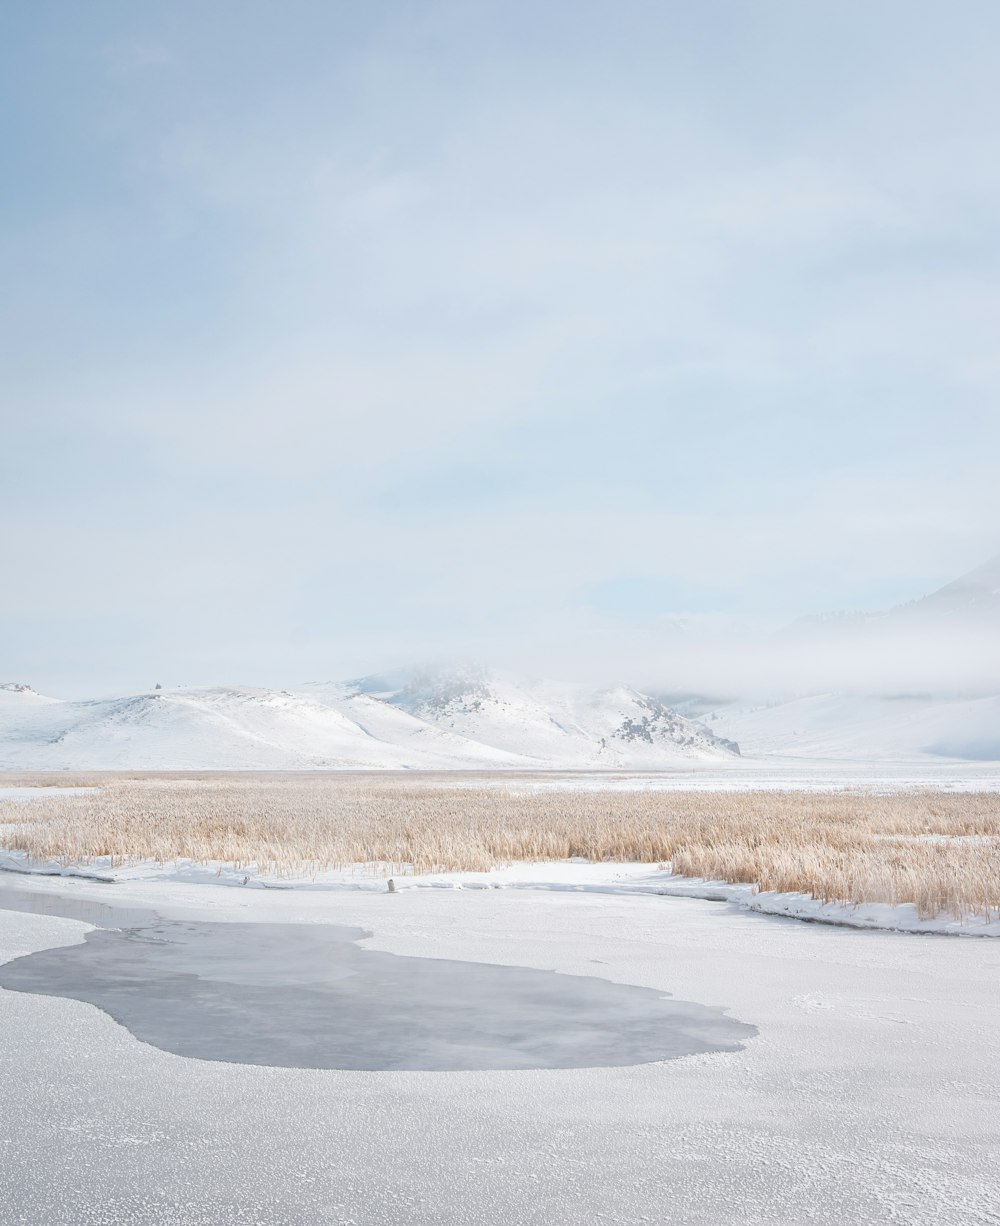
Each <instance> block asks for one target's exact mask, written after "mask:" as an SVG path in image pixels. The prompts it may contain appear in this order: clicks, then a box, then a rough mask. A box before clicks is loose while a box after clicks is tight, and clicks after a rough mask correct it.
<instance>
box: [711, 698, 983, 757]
mask: <svg viewBox="0 0 1000 1226" xmlns="http://www.w3.org/2000/svg"><path fill="white" fill-rule="evenodd" d="M708 719H709V721H710V722H711V725H712V728H713V729H716V730H718V731H719V732H720V733H721V734H722V735H723V736H731V737H735V738H737V739H738V740H739V742H740V745H741V747H742V748H743V751H744V753H745V754H747V755H748V756H749V757H754V758H756V757H761V756H764V755H767V756H781V757H792V758H811V759H820V758H821V759H824V760H826V761H832V760H845V761H852V762H875V761H895V762H919V761H925V762H926V761H928V760H930V759H938V760H940V759H945V758H948V759H956V760H963V761H977V762H986V761H989V762H993V761H1000V696H995V695H994V696H987V697H975V698H969V697H965V698H962V697H942V698H934V697H932V696H929V695H899V696H891V697H889V696H879V695H864V694H813V695H809V696H806V697H801V698H792V699H788V700H786V701H774V702H770V703H761V704H745V703H733V704H730V705H728V706H724V707H720V708H718V709H717V710H716V711H714V712H712V713H711V715H710V716H709V717H708Z"/></svg>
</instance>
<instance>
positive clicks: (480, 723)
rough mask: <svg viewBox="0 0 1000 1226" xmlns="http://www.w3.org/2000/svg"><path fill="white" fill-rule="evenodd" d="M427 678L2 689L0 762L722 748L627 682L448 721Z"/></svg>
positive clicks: (480, 765)
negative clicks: (387, 690)
mask: <svg viewBox="0 0 1000 1226" xmlns="http://www.w3.org/2000/svg"><path fill="white" fill-rule="evenodd" d="M414 676H415V675H414ZM435 684H436V685H437V689H435V688H434V685H432V686H431V687H430V689H428V690H427V691H426V692H425V693H424V695H423V698H424V699H425V701H421V700H420V698H419V696H418V691H417V689H413V688H411V689H410V690H408V691H407V692H406V695H405V696H404V697H401V698H400V700H399V701H393V700H390V698H391V697H392V696H391V695H386V694H376V693H372V692H367V691H366V689H365V688H364V686H362V685H359V684H352V685H344V684H340V683H329V684H322V685H310V686H307V687H305V692H301V693H291V692H289V691H285V690H283V691H277V690H266V689H251V688H246V687H215V688H207V689H180V690H155V691H150V692H146V693H141V694H131V695H127V696H125V697H121V698H108V699H94V700H89V701H82V702H60V701H58V700H55V699H49V698H44V697H42V696H41V695H38V694H36V693H35V692H34V691H33V690H31V689H30V688H29V687H26V686H13V685H7V686H4V687H0V769H3V770H63V769H70V770H105V769H107V770H113V769H123V770H170V769H178V770H212V769H218V770H223V769H231V770H241V769H256V770H299V769H323V768H326V769H357V770H372V769H426V770H456V769H467V770H484V769H503V768H521V769H545V768H560V767H571V766H581V765H586V766H595V767H600V766H608V767H617V766H626V765H635V766H641V767H643V768H646V769H650V768H656V767H661V766H668V765H671V764H675V763H677V762H678V761H680V760H684V759H689V758H692V757H694V758H697V757H706V758H712V757H719V756H722V757H727V758H728V757H731V756H732V755H733V753H734V752H735V748H734V747H726V746H725V745H724V744H723V743H722V742H721V741H719V740H717V739H716V738H714V737H713V736H712V735H711V734H710V733H708V732H706V731H705V730H704V729H702V728H700V727H699V726H698V725H697V724H695V723H693V722H692V721H690V720H684V719H682V718H681V717H679V716H677V715H675V714H674V713H673V712H670V711H669V710H668V709H667V708H665V707H663V706H662V704H659V703H657V702H656V701H655V700H653V699H648V698H644V697H643V696H642V695H639V694H636V693H635V692H634V691H631V690H610V691H606V692H605V693H604V694H603V695H593V696H591V698H590V699H589V701H584V702H582V703H581V704H580V707H579V711H577V712H576V713H575V714H574V711H573V708H572V704H570V703H569V700H568V699H567V698H565V696H564V697H562V698H561V699H560V700H559V702H557V703H556V704H555V708H554V710H553V711H552V712H547V711H546V710H545V709H544V708H543V707H542V706H541V699H540V697H539V696H538V695H535V696H534V697H532V698H531V699H528V698H527V697H524V696H522V697H520V698H519V697H517V695H518V694H519V693H520V692H519V691H518V689H517V687H516V686H513V685H509V686H508V687H507V688H505V689H504V691H503V693H504V695H505V697H504V698H503V699H502V700H499V701H498V702H497V704H496V705H497V706H498V708H499V710H500V712H501V717H500V718H496V719H494V720H493V722H492V723H491V722H490V720H488V719H486V718H485V714H486V711H487V709H488V708H489V702H488V701H487V700H486V695H485V694H484V695H481V696H480V697H478V698H476V697H472V696H471V695H469V694H467V695H466V698H465V702H466V704H467V705H469V704H472V703H475V702H479V703H480V708H479V709H478V715H479V717H480V718H478V719H475V720H474V719H468V718H463V717H462V715H463V713H462V712H461V711H460V707H461V706H462V702H461V701H460V696H459V695H458V694H457V693H456V694H454V695H451V697H452V698H453V699H454V704H453V706H452V707H451V708H449V710H450V711H451V714H450V715H446V714H445V712H444V708H443V706H442V705H441V703H442V701H443V699H442V695H443V692H444V689H446V688H447V685H448V684H451V682H447V681H446V680H444V679H443V678H442V679H440V680H439V681H438V682H436V683H435ZM557 692H559V693H562V691H559V689H558V687H553V693H554V694H555V693H557ZM435 696H436V697H435ZM435 702H437V704H438V705H435ZM484 702H485V703H486V705H483V704H484ZM444 705H445V706H447V703H445V704H444ZM464 714H465V715H468V714H469V712H468V711H465V712H464ZM557 720H561V721H562V723H563V726H562V727H560V725H559V724H558V723H557V722H556V721H557Z"/></svg>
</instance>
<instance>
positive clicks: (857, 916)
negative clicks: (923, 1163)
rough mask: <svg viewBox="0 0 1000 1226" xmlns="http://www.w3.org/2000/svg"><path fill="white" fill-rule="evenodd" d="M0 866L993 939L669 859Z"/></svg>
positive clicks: (87, 876) (14, 860)
mask: <svg viewBox="0 0 1000 1226" xmlns="http://www.w3.org/2000/svg"><path fill="white" fill-rule="evenodd" d="M0 871H6V872H10V873H17V874H23V875H25V876H36V877H64V878H81V879H84V880H90V881H103V882H106V883H119V884H120V883H122V882H153V883H158V884H173V885H181V884H188V885H228V886H239V887H241V888H247V889H270V890H291V891H303V890H304V891H317V890H318V891H325V892H333V893H336V892H342V891H345V890H348V891H365V892H370V893H379V894H381V893H385V892H386V890H387V889H388V884H387V882H388V880H389V879H391V880H392V882H393V886H394V888H395V890H396V891H397V892H401V891H405V890H424V889H432V890H531V891H535V890H540V891H561V892H566V891H569V892H572V893H581V894H654V895H659V896H663V897H674V898H701V899H708V900H710V901H714V902H730V903H733V904H735V905H736V906H738V907H740V908H744V909H746V910H750V911H759V912H763V913H767V914H769V915H781V916H785V917H787V918H790V919H800V920H810V921H812V922H815V923H823V924H834V925H838V926H846V927H851V928H877V929H883V930H886V931H894V932H923V933H939V934H940V933H944V934H948V935H951V936H974V937H1000V915H995V914H994V915H992V916H990V917H985V916H983V915H973V914H969V915H966V916H964V917H962V918H960V919H959V918H956V917H955V916H954V915H951V914H942V915H940V916H936V917H933V918H927V919H924V918H921V917H920V916H918V915H917V911H916V908H915V907H914V906H913V905H911V904H901V905H898V906H890V905H889V904H886V903H861V904H852V903H847V902H827V903H824V902H822V901H821V900H818V899H815V898H812V897H810V896H809V895H808V894H798V893H765V892H757V891H756V890H755V889H754V887H753V886H751V885H733V884H731V883H729V882H725V881H703V880H701V879H700V878H693V877H682V876H679V875H677V874H675V873H673V872H672V871H671V869H670V865H669V864H639V863H610V862H609V863H589V862H587V861H584V860H554V861H541V862H530V863H515V864H511V865H506V866H504V867H499V868H495V869H492V870H491V871H489V872H476V873H467V872H449V873H414V872H413V871H412V868H410V867H404V868H403V869H400V867H399V866H393V865H390V864H383V863H373V864H351V865H346V866H344V867H343V868H334V869H327V870H324V871H319V872H314V873H310V874H309V875H307V876H301V875H295V874H291V873H289V874H285V875H280V876H277V875H274V874H271V873H269V872H267V871H260V870H258V869H257V868H256V867H254V866H252V865H250V866H248V865H241V866H239V867H238V868H237V867H235V866H233V865H232V864H227V863H225V862H222V861H205V862H196V861H192V860H178V861H175V862H172V863H168V864H161V863H159V862H157V861H152V860H150V861H144V862H142V863H138V864H132V865H129V866H127V867H122V866H117V865H112V863H111V860H110V859H109V858H107V857H100V858H98V859H96V860H94V861H93V862H91V863H88V864H70V863H65V862H62V861H49V862H43V863H39V862H32V861H29V860H28V858H27V857H26V856H25V855H24V853H22V852H16V851H3V850H0Z"/></svg>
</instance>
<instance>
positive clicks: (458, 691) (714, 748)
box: [354, 669, 739, 768]
mask: <svg viewBox="0 0 1000 1226" xmlns="http://www.w3.org/2000/svg"><path fill="white" fill-rule="evenodd" d="M354 689H355V690H356V692H357V693H359V694H366V695H368V696H371V697H377V698H378V699H380V700H381V701H382V702H384V703H386V704H391V705H392V706H393V707H395V708H396V709H398V710H401V711H406V712H408V713H409V714H411V715H413V716H415V717H417V718H419V719H420V720H422V721H425V722H426V723H429V724H432V725H433V726H435V727H437V728H439V729H445V730H448V731H450V732H453V733H457V734H459V735H460V736H462V737H466V738H468V739H469V740H472V741H476V742H478V743H481V744H487V745H492V746H495V747H496V748H498V749H502V750H505V751H506V752H508V753H511V754H516V755H518V756H525V757H530V758H532V759H535V760H541V761H542V762H544V763H545V764H547V765H556V766H578V767H584V766H586V767H598V768H600V767H638V768H655V767H657V766H663V765H669V764H671V763H677V762H681V761H685V760H691V759H729V758H732V757H734V756H738V754H739V748H738V746H737V745H736V744H735V743H733V742H732V741H729V740H724V739H722V738H720V737H718V736H715V735H713V733H712V732H710V731H709V730H708V729H707V728H706V727H705V726H704V725H703V724H700V723H698V722H696V721H695V720H691V719H686V718H684V717H683V716H681V715H679V714H678V713H677V712H676V711H673V710H671V709H670V708H669V707H667V706H664V704H663V703H662V702H660V701H659V700H658V699H656V698H653V697H651V696H649V695H647V694H640V693H639V692H638V691H636V690H633V689H629V688H628V687H627V686H613V687H610V688H607V689H602V690H596V691H590V690H586V689H584V688H581V687H578V686H570V685H565V684H560V683H557V682H552V681H538V682H533V683H522V682H516V681H512V680H509V679H505V678H499V677H495V676H492V675H490V674H488V673H486V672H485V671H483V670H481V669H453V670H444V671H440V672H410V673H403V674H399V675H396V676H389V677H386V676H375V677H365V678H362V679H360V680H359V681H356V682H354Z"/></svg>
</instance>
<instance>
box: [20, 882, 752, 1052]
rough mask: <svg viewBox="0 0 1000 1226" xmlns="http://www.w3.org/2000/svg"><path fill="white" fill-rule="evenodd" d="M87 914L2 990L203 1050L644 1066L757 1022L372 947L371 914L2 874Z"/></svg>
mask: <svg viewBox="0 0 1000 1226" xmlns="http://www.w3.org/2000/svg"><path fill="white" fill-rule="evenodd" d="M3 909H12V910H18V911H33V912H35V913H43V914H55V915H61V916H64V917H66V918H72V919H81V920H85V921H86V922H88V923H92V924H98V925H100V927H99V928H98V929H97V930H95V931H91V932H88V933H87V934H86V937H85V940H84V942H83V944H77V945H68V946H58V947H56V948H52V949H43V950H40V951H38V952H37V953H32V954H28V955H26V956H24V957H21V958H17V959H15V960H14V961H12V962H8V963H6V964H4V965H2V966H0V988H6V989H8V990H9V991H15V992H31V993H35V994H38V995H43V996H61V997H70V998H72V999H75V1000H81V1001H86V1002H87V1003H89V1004H92V1005H96V1006H97V1007H98V1008H99V1009H103V1010H104V1012H106V1013H108V1014H110V1016H111V1017H113V1018H114V1019H115V1020H116V1021H118V1022H120V1023H121V1024H122V1025H124V1026H125V1027H127V1029H128V1030H129V1031H131V1033H132V1034H133V1035H135V1037H136V1038H138V1039H141V1040H142V1041H144V1042H146V1043H151V1044H152V1045H153V1046H155V1047H159V1048H162V1049H163V1050H164V1051H168V1052H173V1053H174V1054H176V1055H179V1056H188V1057H193V1058H196V1059H201V1060H224V1061H230V1062H236V1063H241V1064H261V1065H271V1066H278V1067H284V1068H323V1069H366V1070H385V1069H397V1070H404V1069H405V1070H435V1071H440V1070H452V1071H458V1070H472V1069H541V1068H592V1067H599V1066H620V1065H631V1064H644V1063H649V1062H652V1061H657V1060H668V1059H674V1058H676V1057H679V1056H686V1055H692V1054H695V1053H697V1052H714V1051H736V1050H739V1049H740V1048H741V1047H742V1042H743V1040H745V1039H748V1038H750V1037H751V1036H752V1035H753V1034H755V1033H756V1029H755V1027H753V1026H750V1025H747V1024H746V1023H744V1022H740V1021H737V1020H735V1019H734V1018H731V1017H729V1016H727V1014H726V1013H725V1012H724V1010H722V1009H720V1008H712V1007H709V1006H706V1005H699V1004H695V1003H693V1002H689V1001H681V1000H675V999H673V998H672V997H670V996H667V995H665V994H664V993H662V992H659V991H656V990H653V989H650V988H642V987H635V986H634V985H629V984H617V983H609V982H608V981H607V980H604V979H597V978H592V977H589V976H583V975H563V974H560V973H557V972H555V971H541V970H534V969H531V968H528V967H518V966H500V965H494V964H491V963H485V962H459V961H451V960H447V959H442V958H415V957H406V956H401V955H398V954H390V953H383V952H381V951H378V950H371V949H366V948H364V947H363V946H362V945H360V944H359V942H360V941H362V940H363V939H365V938H366V937H369V936H371V935H372V934H371V933H370V932H366V931H365V930H364V929H362V928H350V927H344V926H338V925H333V924H275V923H218V922H207V921H205V922H203V921H186V920H167V919H163V918H161V917H159V916H157V915H156V914H155V913H153V912H150V911H143V910H138V909H130V908H118V907H115V906H114V905H112V904H105V903H101V902H94V901H91V900H85V899H70V898H65V897H62V896H59V895H55V894H41V893H36V892H34V891H27V890H15V889H10V888H7V887H0V910H3Z"/></svg>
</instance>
